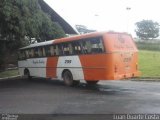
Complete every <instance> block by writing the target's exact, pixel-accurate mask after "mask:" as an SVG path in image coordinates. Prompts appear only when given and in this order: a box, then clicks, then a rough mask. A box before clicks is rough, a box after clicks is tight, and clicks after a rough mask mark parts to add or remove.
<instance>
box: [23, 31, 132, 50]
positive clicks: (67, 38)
mask: <svg viewBox="0 0 160 120" xmlns="http://www.w3.org/2000/svg"><path fill="white" fill-rule="evenodd" d="M104 34H125V35H129V34H127V33H119V32H92V33H87V34H82V35H75V36H71V37H64V38H59V39H54V40H49V41H45V42H40V43H35V44H30V45H29V46H26V47H22V48H20V50H23V49H28V48H33V47H39V46H46V45H51V44H53V43H54V44H56V43H62V42H69V41H74V40H79V39H84V38H90V37H97V36H102V35H104Z"/></svg>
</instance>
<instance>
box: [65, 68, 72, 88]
mask: <svg viewBox="0 0 160 120" xmlns="http://www.w3.org/2000/svg"><path fill="white" fill-rule="evenodd" d="M63 81H64V83H65V85H67V86H72V85H73V76H72V74H71V72H69V71H65V72H64V74H63Z"/></svg>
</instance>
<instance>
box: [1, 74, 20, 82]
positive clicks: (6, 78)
mask: <svg viewBox="0 0 160 120" xmlns="http://www.w3.org/2000/svg"><path fill="white" fill-rule="evenodd" d="M20 78H22V77H21V76H20V75H17V76H11V77H5V78H0V81H3V80H12V79H20Z"/></svg>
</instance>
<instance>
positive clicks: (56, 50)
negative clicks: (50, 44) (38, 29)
mask: <svg viewBox="0 0 160 120" xmlns="http://www.w3.org/2000/svg"><path fill="white" fill-rule="evenodd" d="M54 48H55V49H54V50H55V54H56V55H59V51H58V45H55V47H54Z"/></svg>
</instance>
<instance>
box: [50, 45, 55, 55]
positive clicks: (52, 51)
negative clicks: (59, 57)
mask: <svg viewBox="0 0 160 120" xmlns="http://www.w3.org/2000/svg"><path fill="white" fill-rule="evenodd" d="M50 51H51V56H54V55H55V49H54V46H50Z"/></svg>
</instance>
